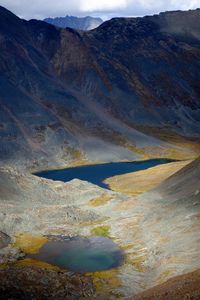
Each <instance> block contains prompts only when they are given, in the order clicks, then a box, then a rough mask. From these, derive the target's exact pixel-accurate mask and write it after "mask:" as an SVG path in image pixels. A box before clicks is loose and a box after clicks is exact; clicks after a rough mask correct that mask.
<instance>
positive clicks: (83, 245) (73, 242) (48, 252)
mask: <svg viewBox="0 0 200 300" xmlns="http://www.w3.org/2000/svg"><path fill="white" fill-rule="evenodd" d="M29 257H31V258H33V259H37V260H40V261H44V262H47V263H50V264H53V265H56V266H58V267H61V268H63V269H67V270H70V271H73V272H78V273H87V272H96V271H103V270H109V269H112V268H116V267H119V266H120V265H121V264H122V263H123V259H124V252H123V251H122V250H120V248H119V247H118V245H117V244H115V243H114V242H113V241H112V240H111V239H109V238H107V237H102V236H96V237H90V238H83V237H73V238H62V239H58V240H49V242H47V243H46V244H45V245H44V246H43V247H42V248H41V249H40V250H39V252H38V253H37V254H31V255H29Z"/></svg>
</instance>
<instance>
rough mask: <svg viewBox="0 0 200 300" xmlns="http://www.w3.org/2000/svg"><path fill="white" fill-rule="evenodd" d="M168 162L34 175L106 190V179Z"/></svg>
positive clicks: (98, 166) (148, 162)
mask: <svg viewBox="0 0 200 300" xmlns="http://www.w3.org/2000/svg"><path fill="white" fill-rule="evenodd" d="M169 162H172V160H169V159H151V160H146V161H134V162H117V163H106V164H99V165H90V166H80V167H73V168H67V169H62V170H52V171H44V172H39V173H36V174H35V175H37V176H40V177H43V178H47V179H52V180H59V181H64V182H67V181H70V180H72V179H74V178H78V179H81V180H85V181H89V182H91V183H94V184H96V185H99V186H100V187H103V188H108V186H107V185H106V184H105V183H104V182H103V181H104V180H105V179H106V178H108V177H112V176H115V175H122V174H125V173H130V172H136V171H140V170H145V169H148V168H151V167H154V166H157V165H161V164H166V163H169Z"/></svg>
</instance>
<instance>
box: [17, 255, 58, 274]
mask: <svg viewBox="0 0 200 300" xmlns="http://www.w3.org/2000/svg"><path fill="white" fill-rule="evenodd" d="M14 265H15V266H19V267H20V266H21V267H27V266H31V267H36V268H41V269H46V270H50V271H60V270H61V269H60V268H58V267H56V266H53V265H51V264H48V263H46V262H43V261H39V260H35V259H31V258H25V259H23V260H19V261H17V262H16V263H14Z"/></svg>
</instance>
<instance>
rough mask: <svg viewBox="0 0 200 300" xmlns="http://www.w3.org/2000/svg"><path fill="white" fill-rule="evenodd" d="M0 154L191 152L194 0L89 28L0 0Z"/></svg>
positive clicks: (110, 157) (196, 41)
mask: <svg viewBox="0 0 200 300" xmlns="http://www.w3.org/2000/svg"><path fill="white" fill-rule="evenodd" d="M0 43H1V52H0V120H1V121H0V156H1V164H12V165H13V164H15V165H19V166H20V167H21V166H22V165H24V166H28V167H29V168H34V169H39V168H45V167H47V166H51V167H55V166H59V165H60V166H63V165H64V164H68V163H70V162H72V161H76V162H77V161H81V162H83V161H87V162H88V161H118V160H126V159H127V160H135V159H144V158H149V157H160V156H161V157H169V158H192V157H195V156H197V155H198V154H199V151H200V149H199V145H200V143H199V137H200V102H199V98H200V89H199V84H200V10H193V11H187V12H180V11H177V12H167V13H162V14H160V15H155V16H151V17H144V18H114V19H112V20H110V21H107V22H105V23H103V24H102V25H101V26H99V27H98V28H96V29H94V30H92V31H88V32H86V31H76V30H74V29H70V28H66V29H62V28H58V27H54V26H53V25H50V24H47V23H46V22H43V21H36V20H30V21H25V20H22V19H20V18H18V17H16V16H15V15H14V14H12V13H11V12H9V11H8V10H6V9H5V8H3V7H0Z"/></svg>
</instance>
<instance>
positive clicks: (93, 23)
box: [44, 16, 103, 30]
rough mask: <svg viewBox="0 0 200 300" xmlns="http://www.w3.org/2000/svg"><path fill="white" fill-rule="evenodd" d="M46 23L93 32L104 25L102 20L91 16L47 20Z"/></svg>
mask: <svg viewBox="0 0 200 300" xmlns="http://www.w3.org/2000/svg"><path fill="white" fill-rule="evenodd" d="M44 21H45V22H47V23H49V24H52V25H54V26H58V27H61V28H66V27H69V28H73V29H79V30H92V29H94V28H96V27H98V26H100V25H101V24H102V23H103V20H102V19H101V18H93V17H90V16H88V17H82V18H81V17H79V18H78V17H73V16H66V17H57V18H46V19H44Z"/></svg>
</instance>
